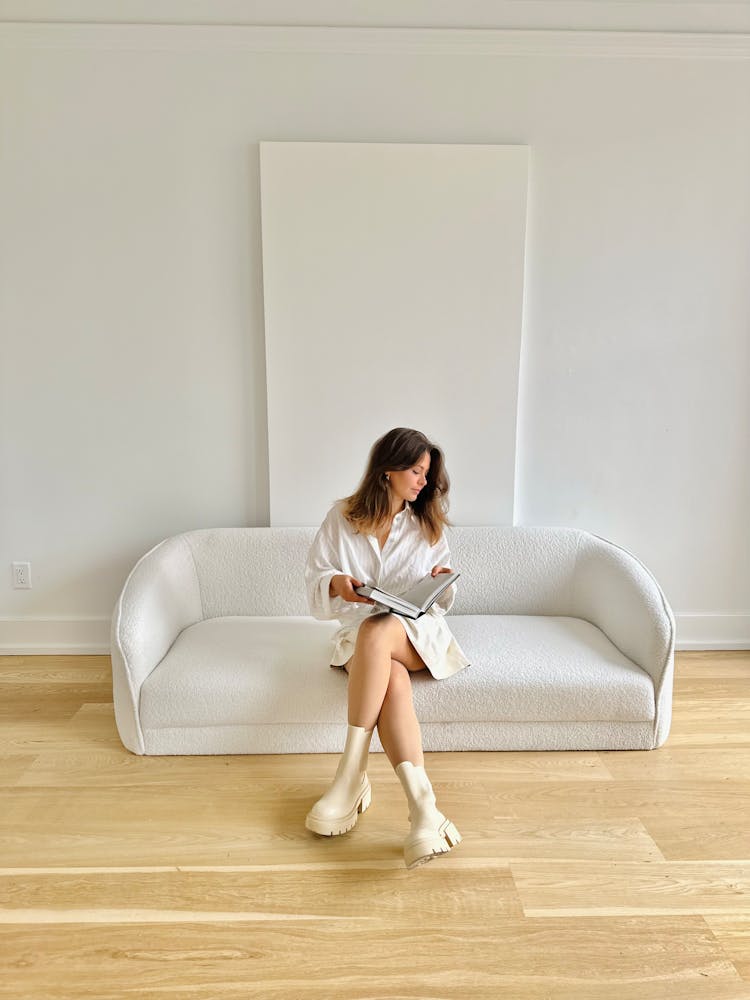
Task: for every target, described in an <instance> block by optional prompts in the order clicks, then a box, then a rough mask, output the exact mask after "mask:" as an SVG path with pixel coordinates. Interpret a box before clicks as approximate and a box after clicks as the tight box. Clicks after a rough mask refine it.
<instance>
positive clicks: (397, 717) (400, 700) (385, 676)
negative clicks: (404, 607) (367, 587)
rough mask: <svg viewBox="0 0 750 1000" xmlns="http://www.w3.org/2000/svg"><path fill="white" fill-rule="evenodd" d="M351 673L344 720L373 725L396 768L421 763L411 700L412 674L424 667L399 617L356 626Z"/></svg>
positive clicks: (369, 620) (385, 616)
mask: <svg viewBox="0 0 750 1000" xmlns="http://www.w3.org/2000/svg"><path fill="white" fill-rule="evenodd" d="M344 669H345V670H346V672H347V673H348V674H349V685H348V706H349V707H348V722H349V725H351V726H363V727H364V728H365V729H372V728H373V727H374V726H375V725H376V724H377V727H378V735H379V736H380V742H381V743H382V744H383V749H384V750H385V753H386V756H387V757H388V760H389V761H390V762H391V765H392V766H393V767H394V768H395V767H397V765H398V764H400V763H401V762H402V761H405V760H409V761H411V762H412V764H414V765H423V764H424V756H423V754H422V733H421V730H420V728H419V722H418V720H417V716H416V714H415V712H414V704H413V702H412V692H411V679H410V677H409V674H410V673H414V672H415V671H418V670H424V669H426V664H425V662H424V660H423V659H422V657H421V656H420V655H419V653H418V652H417V651H416V649H415V648H414V645H413V644H412V641H411V639H410V638H409V637H408V635H407V634H406V630H405V628H404V626H403V623H402V622H401V620H400V619H399V618H398V617H396V616H395V615H392V614H378V615H372V616H371V617H370V618H366V619H365V620H364V621H363V622H362V624H361V625H360V627H359V631H358V633H357V644H356V647H355V649H354V653H353V655H352V657H351V659H350V660H349V661H348V663H346V664H345V667H344Z"/></svg>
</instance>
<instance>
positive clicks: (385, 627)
mask: <svg viewBox="0 0 750 1000" xmlns="http://www.w3.org/2000/svg"><path fill="white" fill-rule="evenodd" d="M391 617H392V616H391V615H387V614H382V615H371V616H370V617H369V618H365V620H364V621H363V622H362V624H361V625H360V626H359V630H358V631H357V645H358V646H371V645H373V644H380V643H382V642H388V641H390V640H389V637H390V635H391V630H392V624H391V621H390V619H391Z"/></svg>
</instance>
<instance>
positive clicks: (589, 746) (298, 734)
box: [144, 722, 655, 755]
mask: <svg viewBox="0 0 750 1000" xmlns="http://www.w3.org/2000/svg"><path fill="white" fill-rule="evenodd" d="M420 728H421V730H422V746H423V748H424V750H425V751H426V752H439V751H446V750H464V751H466V750H579V751H581V750H653V749H655V743H654V725H653V722H585V723H583V722H580V723H575V722H473V723H471V724H469V723H466V722H443V723H435V722H433V723H421V727H420ZM345 738H346V726H342V725H340V724H338V723H337V724H327V725H326V724H322V723H310V724H309V725H307V726H303V725H301V724H297V725H295V726H293V727H292V726H289V725H275V724H268V725H254V726H214V727H185V728H180V729H151V730H148V729H147V730H145V731H144V739H145V745H146V754H147V755H150V754H154V755H160V754H174V755H184V754H189V755H205V754H282V753H341V751H342V750H343V747H344V740H345ZM185 747H189V748H190V749H189V750H185ZM370 750H371V751H375V752H377V751H382V750H383V746H382V743H381V742H380V740H379V738H378V733H377V729H376V731H375V732H374V733H373V736H372V742H371V744H370Z"/></svg>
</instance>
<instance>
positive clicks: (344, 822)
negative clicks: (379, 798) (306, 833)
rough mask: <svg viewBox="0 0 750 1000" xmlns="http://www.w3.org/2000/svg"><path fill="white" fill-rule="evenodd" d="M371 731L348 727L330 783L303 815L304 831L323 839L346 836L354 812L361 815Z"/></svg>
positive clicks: (366, 798)
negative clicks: (319, 835) (342, 750)
mask: <svg viewBox="0 0 750 1000" xmlns="http://www.w3.org/2000/svg"><path fill="white" fill-rule="evenodd" d="M373 732H374V727H373V729H365V728H364V727H363V726H352V725H349V726H348V728H347V732H346V745H345V746H344V752H343V753H342V755H341V759H340V760H339V764H338V767H337V768H336V775H335V777H334V779H333V784H332V785H331V787H330V788H329V789H328V791H327V792H326V793H325V795H323V796H322V797H321V798H319V799H318V801H317V802H316V803H315V805H314V806H313V807H312V809H311V810H310V812H309V813H308V814H307V819H306V820H305V826H306V827H307V829H308V830H312V832H313V833H320V834H322V835H323V836H325V837H335V836H336V835H337V834H339V833H346V832H347V830H351V828H352V827H353V826H354V824H355V823H356V822H357V813H363V812H364V811H365V809H367V807H368V806H369V804H370V799H371V792H370V779H369V778H368V777H367V772H366V771H365V768H366V766H367V756H368V754H369V751H370V740H371V739H372V734H373Z"/></svg>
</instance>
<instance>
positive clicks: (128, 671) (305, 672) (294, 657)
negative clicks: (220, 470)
mask: <svg viewBox="0 0 750 1000" xmlns="http://www.w3.org/2000/svg"><path fill="white" fill-rule="evenodd" d="M315 531H316V529H315V528H295V527H288V528H215V529H199V530H195V531H188V532H185V533H183V534H180V535H175V536H174V537H171V538H167V539H165V540H164V541H162V542H160V543H159V544H158V545H156V546H154V548H152V549H151V550H150V551H149V552H147V553H146V554H145V555H144V556H142V558H141V559H139V561H138V562H137V563H136V565H135V566H134V567H133V570H132V571H131V573H130V574H129V576H128V578H127V580H126V582H125V585H124V587H123V590H122V593H121V594H120V597H119V599H118V601H117V604H116V606H115V609H114V614H113V616H112V631H111V655H112V677H113V691H114V707H115V717H116V721H117V728H118V732H119V734H120V738H121V739H122V742H123V744H124V745H125V746H126V747H127V748H128V749H129V750H131V751H132V752H133V753H137V754H237V753H316V752H318V753H339V752H341V749H342V747H343V740H344V738H345V736H346V727H347V683H348V677H347V675H346V673H345V672H344V671H343V670H340V669H332V668H331V667H330V666H329V664H330V653H331V650H332V636H333V633H334V632H335V631H336V630H337V628H338V627H339V623H338V621H336V620H334V621H330V622H327V621H318V620H316V619H314V618H312V617H311V616H310V614H309V610H308V607H307V601H306V595H305V588H304V579H303V571H304V565H305V559H306V557H307V553H308V550H309V548H310V545H311V543H312V540H313V538H314V536H315ZM447 531H448V543H449V546H450V550H451V556H452V566H451V568H452V569H457V570H460V572H461V577H460V579H459V580H458V583H457V596H456V600H455V603H454V605H453V607H452V608H451V611H450V613H449V614H448V617H447V621H448V624H449V625H450V628H451V630H452V632H453V634H454V635H455V637H456V639H457V641H458V643H459V645H460V646H461V648H462V649H463V650H464V651H465V652H466V655H467V656H468V657H469V659H470V661H471V665H470V666H468V667H466V668H465V669H464V670H461V671H460V672H459V673H458V674H455V675H454V676H452V677H449V678H446V679H444V680H436V679H435V678H434V677H432V676H431V675H430V674H429V671H427V670H425V671H421V672H419V673H416V674H412V675H411V679H412V690H413V696H414V707H415V710H416V713H417V718H418V719H419V721H420V725H421V729H422V741H423V746H424V749H425V750H426V751H431V750H629V749H633V750H649V749H653V748H655V747H658V746H661V745H662V744H663V743H664V741H665V740H666V738H667V735H668V733H669V728H670V723H671V714H672V683H673V669H674V642H675V625H674V617H673V614H672V611H671V609H670V607H669V605H668V603H667V601H666V599H665V597H664V594H663V593H662V591H661V588H660V587H659V585H658V583H657V582H656V580H655V579H654V577H653V576H652V574H651V573H650V572H649V571H648V570H647V569H646V568H645V566H644V565H643V564H642V563H641V562H640V561H639V560H638V559H637V558H636V557H635V556H633V555H632V554H631V553H629V552H628V551H626V550H625V549H623V548H622V547H620V546H618V545H615V544H613V543H612V542H609V541H607V540H606V539H604V538H601V537H599V536H598V535H593V534H591V533H590V532H587V531H583V530H580V529H577V528H562V527H454V528H449V529H447ZM382 749H383V748H382V744H381V743H380V740H379V738H378V733H377V730H376V731H375V733H374V734H373V739H372V744H371V750H373V751H382Z"/></svg>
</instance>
